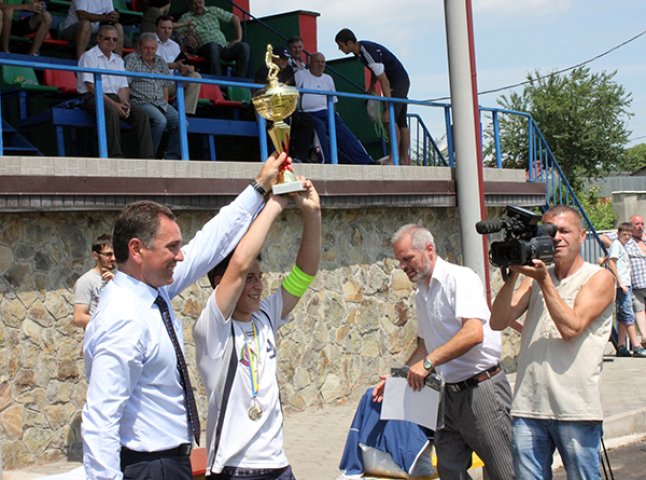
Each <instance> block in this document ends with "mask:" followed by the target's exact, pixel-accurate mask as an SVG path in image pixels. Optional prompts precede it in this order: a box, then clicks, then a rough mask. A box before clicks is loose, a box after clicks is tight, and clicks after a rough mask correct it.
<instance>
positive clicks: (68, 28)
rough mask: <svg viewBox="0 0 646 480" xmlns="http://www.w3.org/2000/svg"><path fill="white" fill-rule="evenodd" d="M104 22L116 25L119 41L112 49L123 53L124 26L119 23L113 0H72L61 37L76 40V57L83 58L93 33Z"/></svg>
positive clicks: (95, 32) (119, 53) (114, 51)
mask: <svg viewBox="0 0 646 480" xmlns="http://www.w3.org/2000/svg"><path fill="white" fill-rule="evenodd" d="M102 24H108V25H111V26H112V27H114V29H115V31H116V32H117V42H116V45H115V46H114V48H113V50H112V51H113V53H116V54H117V55H121V53H122V52H123V27H122V26H121V24H120V23H119V12H117V11H116V10H115V9H114V7H113V5H112V0H72V4H71V5H70V9H69V11H68V12H67V18H66V19H65V23H64V24H63V30H62V31H61V33H60V37H61V38H62V39H64V40H69V41H71V42H74V47H75V48H76V58H81V55H83V52H85V49H86V48H87V46H88V44H89V43H90V39H91V37H92V35H95V34H97V32H98V31H99V27H100V26H101V25H102Z"/></svg>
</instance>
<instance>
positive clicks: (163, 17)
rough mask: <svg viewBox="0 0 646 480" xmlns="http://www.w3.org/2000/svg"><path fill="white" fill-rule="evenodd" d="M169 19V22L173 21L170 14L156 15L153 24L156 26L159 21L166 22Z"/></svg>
mask: <svg viewBox="0 0 646 480" xmlns="http://www.w3.org/2000/svg"><path fill="white" fill-rule="evenodd" d="M169 20H170V21H171V22H174V21H175V20H174V19H173V17H171V16H170V15H160V16H159V17H157V20H155V26H156V27H158V26H159V24H160V23H161V22H167V21H169Z"/></svg>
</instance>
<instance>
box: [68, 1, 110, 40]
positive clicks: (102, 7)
mask: <svg viewBox="0 0 646 480" xmlns="http://www.w3.org/2000/svg"><path fill="white" fill-rule="evenodd" d="M79 10H82V11H84V12H87V13H95V14H97V15H105V14H106V13H110V12H112V11H114V6H113V5H112V0H73V1H72V4H71V5H70V9H69V10H68V11H67V17H66V18H65V23H64V24H63V29H66V28H67V27H71V26H72V25H75V24H77V23H79V17H78V15H77V13H76V12H78V11H79ZM99 23H100V22H92V33H96V32H97V31H98V30H99Z"/></svg>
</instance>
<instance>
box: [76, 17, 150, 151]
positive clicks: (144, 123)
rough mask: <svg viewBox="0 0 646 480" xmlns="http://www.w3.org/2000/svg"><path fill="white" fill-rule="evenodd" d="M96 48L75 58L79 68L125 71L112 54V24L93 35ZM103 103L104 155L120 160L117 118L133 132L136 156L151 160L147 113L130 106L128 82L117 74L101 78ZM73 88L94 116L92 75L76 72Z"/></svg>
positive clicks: (114, 32) (114, 36)
mask: <svg viewBox="0 0 646 480" xmlns="http://www.w3.org/2000/svg"><path fill="white" fill-rule="evenodd" d="M96 38H97V45H96V46H94V47H92V48H91V49H89V50H88V51H87V52H85V53H84V54H83V55H81V58H79V63H78V65H79V67H86V68H103V69H107V70H119V71H125V70H126V69H125V67H124V63H123V59H122V58H121V57H120V56H119V55H117V54H115V53H114V49H115V45H116V43H117V41H118V31H117V29H116V28H115V27H113V26H112V25H103V26H102V27H100V28H99V31H98V33H97V37H96ZM102 80H103V102H104V106H105V128H106V134H107V143H108V154H109V156H110V157H113V158H115V157H116V158H119V157H121V158H122V157H123V153H122V151H121V130H120V121H121V119H123V120H125V121H126V122H128V123H129V124H130V125H132V127H133V128H134V130H135V134H136V136H137V139H138V141H139V142H138V143H139V156H140V157H141V158H153V144H152V137H151V135H150V122H149V121H148V114H147V113H146V112H145V111H144V110H143V109H141V108H139V107H138V106H136V105H132V106H131V105H130V101H129V98H130V93H129V91H128V79H127V77H125V76H120V75H103V77H102ZM76 87H77V89H78V92H79V93H80V94H82V95H83V96H84V97H83V99H84V101H85V108H87V109H88V110H89V111H91V112H92V113H94V114H96V98H95V95H94V74H93V73H79V75H78V76H77V82H76Z"/></svg>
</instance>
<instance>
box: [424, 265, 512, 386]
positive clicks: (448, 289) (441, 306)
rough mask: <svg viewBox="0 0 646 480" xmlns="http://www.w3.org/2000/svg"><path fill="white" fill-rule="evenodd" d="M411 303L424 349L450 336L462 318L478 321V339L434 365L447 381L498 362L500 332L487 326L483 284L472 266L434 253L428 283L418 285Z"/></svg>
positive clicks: (487, 315) (470, 375)
mask: <svg viewBox="0 0 646 480" xmlns="http://www.w3.org/2000/svg"><path fill="white" fill-rule="evenodd" d="M415 303H416V307H417V329H418V332H419V333H418V335H419V337H420V338H422V339H424V344H425V346H426V350H427V351H428V352H432V351H433V350H435V349H436V348H437V347H439V346H441V345H444V344H445V343H446V342H448V341H449V340H450V339H451V338H453V337H454V336H455V334H456V333H458V331H459V330H460V329H461V328H462V319H464V318H478V319H480V320H481V321H482V328H483V333H484V338H483V340H482V343H481V344H479V345H476V346H475V347H473V348H472V349H470V350H469V351H468V352H466V353H465V354H464V355H462V356H460V357H458V358H454V359H453V360H451V361H449V362H447V363H444V364H442V365H439V366H438V367H437V371H438V372H440V373H441V374H442V375H443V376H444V379H445V380H446V381H447V382H449V383H456V382H461V381H462V380H466V379H467V378H471V377H472V376H474V375H476V374H477V373H480V372H482V371H484V370H487V369H488V368H491V367H493V366H494V365H497V364H498V363H499V362H500V354H501V352H502V347H501V340H500V332H494V331H493V330H492V329H491V327H490V326H489V316H490V312H489V307H488V306H487V301H486V299H485V292H484V288H483V286H482V282H481V281H480V277H478V275H476V273H475V272H474V271H473V270H471V269H470V268H467V267H462V266H460V265H455V264H453V263H449V262H447V261H445V260H443V259H441V258H440V257H438V258H437V261H436V262H435V267H434V269H433V277H432V278H431V282H430V284H429V285H428V286H426V285H423V284H419V285H418V290H417V297H416V299H415Z"/></svg>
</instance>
